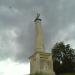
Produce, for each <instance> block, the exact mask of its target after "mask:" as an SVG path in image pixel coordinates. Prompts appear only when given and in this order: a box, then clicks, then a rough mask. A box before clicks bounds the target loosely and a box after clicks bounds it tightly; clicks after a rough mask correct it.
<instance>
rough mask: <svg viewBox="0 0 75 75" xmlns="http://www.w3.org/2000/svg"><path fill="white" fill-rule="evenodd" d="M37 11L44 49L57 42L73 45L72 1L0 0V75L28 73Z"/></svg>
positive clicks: (74, 7) (74, 17) (74, 3)
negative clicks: (40, 20) (40, 22)
mask: <svg viewBox="0 0 75 75" xmlns="http://www.w3.org/2000/svg"><path fill="white" fill-rule="evenodd" d="M37 13H40V14H41V16H40V18H41V19H42V27H43V32H44V42H45V49H46V50H47V51H48V52H50V51H51V48H52V47H53V45H54V44H55V43H56V42H58V41H64V42H65V43H69V44H71V47H72V48H75V0H0V75H12V74H13V75H23V74H26V73H29V63H28V57H29V56H30V55H31V54H32V53H33V51H34V48H35V47H34V42H35V41H34V39H35V37H34V33H35V25H34V19H35V17H36V14H37ZM4 65H5V66H4ZM7 66H8V68H9V69H10V73H9V70H6V68H7ZM27 66H28V69H27V68H26V67H27ZM25 68H26V69H27V71H28V72H26V70H25ZM14 69H15V70H14ZM21 70H22V71H21ZM15 71H16V72H15ZM19 72H20V73H19Z"/></svg>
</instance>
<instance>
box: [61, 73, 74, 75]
mask: <svg viewBox="0 0 75 75" xmlns="http://www.w3.org/2000/svg"><path fill="white" fill-rule="evenodd" d="M61 75H75V73H65V74H61Z"/></svg>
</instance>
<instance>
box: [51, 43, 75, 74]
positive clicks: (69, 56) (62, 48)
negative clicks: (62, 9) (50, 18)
mask: <svg viewBox="0 0 75 75" xmlns="http://www.w3.org/2000/svg"><path fill="white" fill-rule="evenodd" d="M52 57H53V65H54V70H55V71H56V72H57V73H60V72H67V71H73V59H74V58H75V56H74V49H72V48H71V47H70V44H67V45H65V44H64V43H63V42H58V43H56V44H55V45H54V47H53V49H52Z"/></svg>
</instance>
